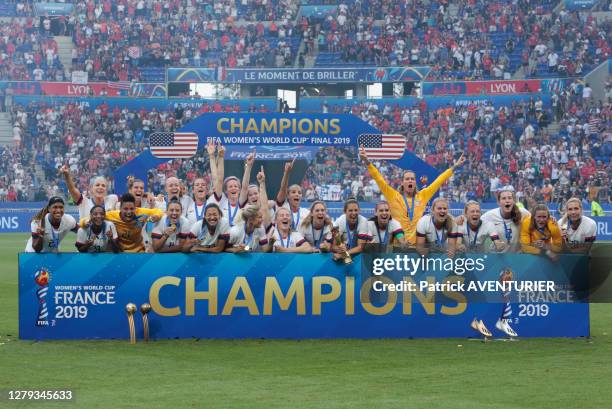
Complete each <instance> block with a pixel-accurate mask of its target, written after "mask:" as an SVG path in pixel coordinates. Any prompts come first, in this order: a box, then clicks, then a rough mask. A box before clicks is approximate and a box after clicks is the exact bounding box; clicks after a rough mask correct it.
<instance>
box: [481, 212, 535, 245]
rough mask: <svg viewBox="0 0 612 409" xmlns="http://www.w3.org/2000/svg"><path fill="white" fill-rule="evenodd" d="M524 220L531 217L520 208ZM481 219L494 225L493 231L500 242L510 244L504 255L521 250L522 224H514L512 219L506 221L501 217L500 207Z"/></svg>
mask: <svg viewBox="0 0 612 409" xmlns="http://www.w3.org/2000/svg"><path fill="white" fill-rule="evenodd" d="M519 210H520V211H521V214H522V216H523V218H525V217H527V216H529V215H530V213H529V212H528V211H527V210H525V209H521V208H519ZM480 219H481V220H482V221H483V222H489V223H491V224H493V229H494V230H495V232H496V233H497V235H498V237H499V240H501V241H503V242H504V243H506V244H508V246H506V248H505V249H504V251H502V253H507V252H514V251H517V250H518V249H519V248H520V240H521V224H520V223H519V224H518V225H516V224H514V223H513V222H512V220H511V219H504V218H502V216H501V209H500V208H499V207H497V208H495V209H492V210H489V211H488V212H486V213H485V214H483V215H482V216H481V217H480Z"/></svg>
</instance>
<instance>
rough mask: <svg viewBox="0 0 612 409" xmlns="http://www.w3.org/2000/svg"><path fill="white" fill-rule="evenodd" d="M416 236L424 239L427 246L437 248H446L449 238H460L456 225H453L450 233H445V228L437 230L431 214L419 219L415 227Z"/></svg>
mask: <svg viewBox="0 0 612 409" xmlns="http://www.w3.org/2000/svg"><path fill="white" fill-rule="evenodd" d="M416 235H417V236H418V237H425V242H426V243H427V244H434V245H437V246H446V244H447V242H448V239H449V238H456V237H460V235H459V233H458V232H457V225H455V224H453V228H452V230H451V231H447V230H446V228H445V227H442V228H441V229H438V228H437V227H436V225H435V224H434V222H433V218H432V216H431V214H428V215H425V216H423V217H421V218H420V219H419V221H418V222H417V225H416Z"/></svg>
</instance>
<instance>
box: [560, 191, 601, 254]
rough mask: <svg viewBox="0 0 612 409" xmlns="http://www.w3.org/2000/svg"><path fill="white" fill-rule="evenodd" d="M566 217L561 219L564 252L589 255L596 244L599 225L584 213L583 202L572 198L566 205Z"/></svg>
mask: <svg viewBox="0 0 612 409" xmlns="http://www.w3.org/2000/svg"><path fill="white" fill-rule="evenodd" d="M565 208H566V211H565V215H563V217H562V218H561V219H559V226H561V233H562V236H563V251H567V252H570V253H588V252H589V251H590V250H591V246H592V245H593V243H594V242H595V239H596V235H597V223H595V220H593V219H591V218H590V217H587V216H585V215H584V214H583V211H582V201H580V199H579V198H577V197H572V198H570V199H569V200H568V201H567V203H566V204H565Z"/></svg>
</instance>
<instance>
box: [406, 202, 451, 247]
mask: <svg viewBox="0 0 612 409" xmlns="http://www.w3.org/2000/svg"><path fill="white" fill-rule="evenodd" d="M458 237H460V234H459V233H458V232H457V225H456V224H455V220H454V219H453V216H451V214H450V213H449V212H448V200H446V199H445V198H443V197H439V198H437V199H435V200H434V201H433V203H432V204H431V214H427V215H425V216H423V217H421V219H419V222H418V223H417V226H416V249H417V252H418V253H419V254H421V255H427V254H428V253H429V252H430V251H435V252H440V251H444V250H446V254H447V256H448V257H454V256H455V246H456V244H457V238H458Z"/></svg>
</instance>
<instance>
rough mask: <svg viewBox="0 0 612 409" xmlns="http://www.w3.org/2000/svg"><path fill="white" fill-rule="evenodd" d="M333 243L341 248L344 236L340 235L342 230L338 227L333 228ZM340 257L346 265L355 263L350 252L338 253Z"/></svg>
mask: <svg viewBox="0 0 612 409" xmlns="http://www.w3.org/2000/svg"><path fill="white" fill-rule="evenodd" d="M331 233H332V242H333V243H334V244H335V245H336V246H339V245H341V244H342V235H341V234H340V229H339V228H338V226H334V227H332V232H331ZM336 254H338V255H339V256H340V259H342V261H343V262H344V264H352V263H353V258H352V257H351V255H350V254H349V252H348V251H347V250H344V251H342V252H340V253H336Z"/></svg>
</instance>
